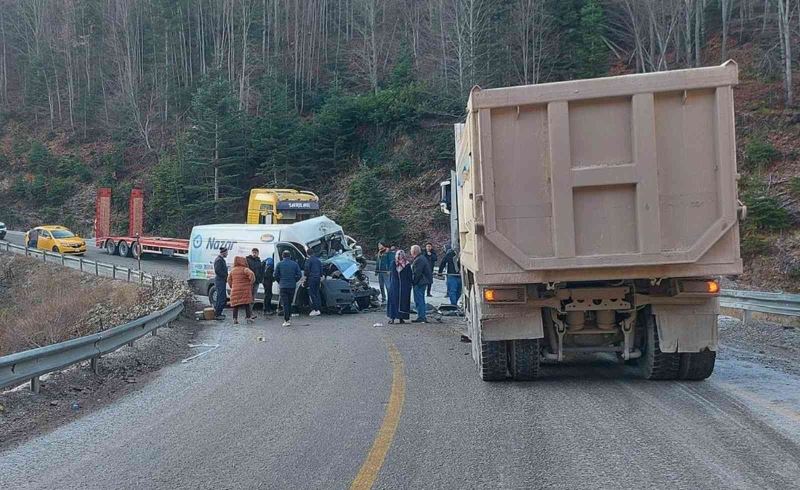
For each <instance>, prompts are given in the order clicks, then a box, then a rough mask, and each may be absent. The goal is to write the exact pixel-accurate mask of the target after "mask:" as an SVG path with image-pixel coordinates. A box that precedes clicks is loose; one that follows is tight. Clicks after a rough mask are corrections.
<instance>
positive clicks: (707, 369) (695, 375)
mask: <svg viewBox="0 0 800 490" xmlns="http://www.w3.org/2000/svg"><path fill="white" fill-rule="evenodd" d="M680 356H681V360H680V368H679V370H678V379H685V380H689V381H700V380H703V379H706V378H708V377H709V376H711V373H713V372H714V363H715V362H716V359H717V353H716V352H714V351H713V350H705V351H703V352H691V353H683V354H681V355H680Z"/></svg>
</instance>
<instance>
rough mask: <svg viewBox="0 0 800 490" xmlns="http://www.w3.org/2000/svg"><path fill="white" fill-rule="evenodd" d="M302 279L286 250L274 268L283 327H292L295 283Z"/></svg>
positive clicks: (298, 268)
mask: <svg viewBox="0 0 800 490" xmlns="http://www.w3.org/2000/svg"><path fill="white" fill-rule="evenodd" d="M301 277H303V273H302V272H301V271H300V266H299V265H297V262H295V261H294V260H292V254H290V253H289V251H288V250H284V251H283V258H282V259H281V261H280V262H278V265H276V266H275V280H276V281H278V287H279V288H280V290H281V306H282V307H283V326H284V327H291V326H292V322H291V319H292V303H293V302H294V292H295V289H296V288H297V281H299V280H300V278H301Z"/></svg>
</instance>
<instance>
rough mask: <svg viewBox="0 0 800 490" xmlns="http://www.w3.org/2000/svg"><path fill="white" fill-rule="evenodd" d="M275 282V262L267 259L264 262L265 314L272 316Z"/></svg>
mask: <svg viewBox="0 0 800 490" xmlns="http://www.w3.org/2000/svg"><path fill="white" fill-rule="evenodd" d="M273 282H275V261H274V260H273V259H272V257H267V259H266V260H265V261H264V281H263V283H264V312H265V314H268V315H271V314H272V313H273V312H274V310H273V309H272V283H273Z"/></svg>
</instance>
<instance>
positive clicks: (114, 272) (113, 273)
mask: <svg viewBox="0 0 800 490" xmlns="http://www.w3.org/2000/svg"><path fill="white" fill-rule="evenodd" d="M116 278H117V264H113V265H112V266H111V279H116Z"/></svg>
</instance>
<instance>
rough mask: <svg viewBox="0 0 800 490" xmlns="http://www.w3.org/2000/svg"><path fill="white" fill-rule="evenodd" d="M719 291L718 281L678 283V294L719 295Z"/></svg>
mask: <svg viewBox="0 0 800 490" xmlns="http://www.w3.org/2000/svg"><path fill="white" fill-rule="evenodd" d="M719 289H720V288H719V282H718V281H717V280H716V279H711V280H707V281H679V282H678V294H719Z"/></svg>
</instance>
